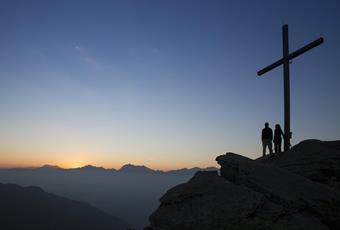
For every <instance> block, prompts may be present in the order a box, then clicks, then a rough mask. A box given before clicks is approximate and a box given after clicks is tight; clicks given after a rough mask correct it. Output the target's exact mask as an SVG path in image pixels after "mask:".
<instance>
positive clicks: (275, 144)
mask: <svg viewBox="0 0 340 230" xmlns="http://www.w3.org/2000/svg"><path fill="white" fill-rule="evenodd" d="M278 147H279V146H278V145H277V142H274V151H275V153H277V152H278Z"/></svg>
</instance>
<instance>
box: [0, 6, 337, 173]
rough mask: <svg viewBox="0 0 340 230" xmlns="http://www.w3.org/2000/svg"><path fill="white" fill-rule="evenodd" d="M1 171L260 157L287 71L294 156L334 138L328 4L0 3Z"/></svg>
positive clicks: (333, 9)
mask: <svg viewBox="0 0 340 230" xmlns="http://www.w3.org/2000/svg"><path fill="white" fill-rule="evenodd" d="M0 6H1V7H0V28H1V36H0V50H1V52H0V80H1V84H0V127H1V129H0V161H1V162H2V165H4V166H15V165H40V164H44V163H50V164H59V165H61V166H65V167H76V166H81V165H84V164H97V165H103V166H105V167H119V166H121V165H122V164H124V163H128V162H129V163H135V164H145V165H147V166H150V167H154V168H162V169H170V168H177V167H192V166H208V165H214V164H215V162H214V159H215V157H216V156H217V155H219V154H222V153H224V152H226V151H233V152H237V153H240V154H243V155H246V156H248V157H251V158H256V157H258V156H260V152H261V143H260V131H261V129H262V126H263V123H264V122H266V121H268V122H270V123H271V124H275V123H280V124H281V125H283V81H282V68H281V67H280V68H277V69H276V70H273V71H271V72H270V73H267V74H266V75H264V77H263V78H259V77H257V76H256V72H257V71H258V70H259V69H261V68H263V67H265V66H266V65H268V64H271V63H272V62H274V61H276V60H277V59H278V58H280V57H281V55H282V41H281V26H282V25H283V24H285V23H288V24H289V30H290V31H289V32H290V50H291V51H293V50H296V49H298V48H300V47H301V46H303V45H305V44H307V43H309V42H311V41H313V40H314V39H316V38H318V37H320V36H323V37H324V38H325V43H324V44H323V45H321V46H320V47H317V48H315V49H313V50H311V51H309V52H308V53H306V54H304V55H303V56H301V57H298V58H297V59H295V60H294V61H293V63H292V64H291V97H292V101H291V112H292V132H293V139H292V142H293V144H296V143H298V142H299V141H301V140H304V139H309V138H316V139H323V140H334V139H339V136H340V133H339V132H340V131H339V130H340V122H338V118H339V117H340V106H339V92H338V88H339V85H340V78H339V75H340V65H339V64H338V60H340V45H339V41H340V29H339V28H340V27H339V25H338V24H339V21H340V15H339V14H338V12H340V3H338V1H335V0H334V1H321V0H319V1H315V0H313V1H269V0H268V1H222V0H213V1H208V0H206V1H203V0H202V1H199V0H198V1H186V0H184V1H165V0H164V1H162V0H158V1H156V0H145V1H143V0H141V1H137V0H136V1H128V0H126V1H13V0H11V1H4V0H1V1H0Z"/></svg>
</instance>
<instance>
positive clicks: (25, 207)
mask: <svg viewBox="0 0 340 230" xmlns="http://www.w3.org/2000/svg"><path fill="white" fill-rule="evenodd" d="M0 204H1V208H0V216H1V221H0V229H3V230H18V229H25V230H30V229H32V230H40V229H41V230H46V229H48V230H54V229H55V230H68V229H70V230H71V229H72V230H74V229H81V230H86V229H88V230H90V229H91V230H93V229H100V230H105V229H107V230H123V229H124V230H126V229H127V228H128V227H129V226H128V224H126V223H125V222H124V221H122V220H120V219H118V218H116V217H113V216H111V215H109V214H106V213H104V212H102V211H100V210H98V209H96V208H94V207H92V206H90V205H89V204H87V203H84V202H79V201H74V200H69V199H66V198H63V197H60V196H57V195H54V194H51V193H47V192H45V191H43V190H42V189H41V188H39V187H35V186H31V187H21V186H18V185H15V184H1V183H0Z"/></svg>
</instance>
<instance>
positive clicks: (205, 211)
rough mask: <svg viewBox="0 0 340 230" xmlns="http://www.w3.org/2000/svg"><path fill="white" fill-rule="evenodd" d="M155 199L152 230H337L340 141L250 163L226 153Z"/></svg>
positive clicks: (298, 147)
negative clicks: (212, 166) (216, 166)
mask: <svg viewBox="0 0 340 230" xmlns="http://www.w3.org/2000/svg"><path fill="white" fill-rule="evenodd" d="M216 160H217V162H218V164H219V165H220V166H221V169H220V175H219V174H218V172H217V171H210V172H205V171H202V172H198V173H196V174H195V176H194V177H193V178H192V179H191V180H190V181H188V182H187V183H185V184H181V185H178V186H176V187H174V188H172V189H170V190H168V191H167V193H166V194H165V195H164V196H163V197H162V198H161V199H160V206H159V208H158V209H157V210H156V211H155V212H154V213H153V214H152V215H151V216H150V226H149V227H148V228H147V229H153V230H194V229H195V230H228V229H232V230H233V229H234V230H241V229H247V230H248V229H274V230H281V229H290V230H293V229H294V230H295V229H296V230H301V229H316V230H327V229H329V230H335V229H340V190H339V184H340V183H339V181H340V171H339V170H340V141H332V142H324V141H319V140H307V141H303V142H301V143H300V144H298V145H296V146H294V147H293V148H292V149H291V150H290V151H288V152H285V153H280V154H276V155H272V156H267V157H262V158H259V159H256V160H251V159H249V158H246V157H243V156H240V155H237V154H234V153H226V154H224V155H221V156H218V157H217V158H216Z"/></svg>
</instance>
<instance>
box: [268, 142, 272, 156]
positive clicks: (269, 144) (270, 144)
mask: <svg viewBox="0 0 340 230" xmlns="http://www.w3.org/2000/svg"><path fill="white" fill-rule="evenodd" d="M268 148H269V153H270V154H272V153H273V142H272V141H271V140H268Z"/></svg>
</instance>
